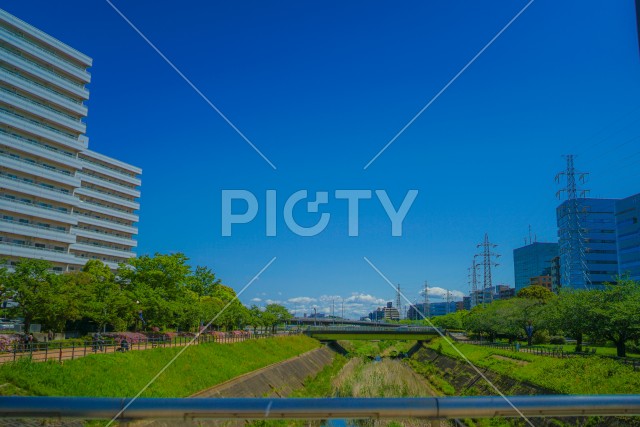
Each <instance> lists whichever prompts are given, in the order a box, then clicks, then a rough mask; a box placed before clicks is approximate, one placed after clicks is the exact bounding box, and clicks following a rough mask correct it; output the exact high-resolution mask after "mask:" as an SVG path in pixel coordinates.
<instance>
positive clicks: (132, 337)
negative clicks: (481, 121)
mask: <svg viewBox="0 0 640 427" xmlns="http://www.w3.org/2000/svg"><path fill="white" fill-rule="evenodd" d="M102 336H103V337H106V338H111V339H113V340H115V341H116V343H119V342H120V341H122V339H123V338H125V339H126V340H127V341H129V344H137V343H139V342H145V341H146V340H147V336H146V335H145V334H141V333H140V332H109V333H107V334H102Z"/></svg>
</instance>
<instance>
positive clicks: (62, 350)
mask: <svg viewBox="0 0 640 427" xmlns="http://www.w3.org/2000/svg"><path fill="white" fill-rule="evenodd" d="M270 336H272V335H253V334H251V335H250V336H245V337H241V336H238V337H214V336H211V335H201V336H200V338H199V339H198V340H196V341H194V342H193V344H192V345H198V344H205V343H212V342H216V343H218V344H232V343H237V342H242V341H246V340H250V339H257V338H267V337H270ZM191 339H192V338H190V337H180V338H178V339H176V340H172V341H164V342H162V341H161V342H154V341H150V340H146V341H144V342H138V343H135V344H130V349H129V351H143V350H151V349H154V348H170V347H185V346H187V345H188V344H189V342H190V341H191ZM38 348H39V349H38V350H23V351H11V352H5V353H0V364H2V363H9V362H14V361H17V360H19V359H22V358H29V357H30V358H31V361H33V362H46V361H49V360H53V361H57V362H63V361H65V360H75V359H79V358H81V357H86V356H90V355H92V354H108V353H116V352H117V351H118V349H119V348H120V345H119V344H110V345H104V346H103V347H102V350H98V351H94V349H95V345H94V344H93V343H87V344H84V345H79V346H71V347H63V346H62V345H61V344H58V343H45V345H44V346H39V347H38Z"/></svg>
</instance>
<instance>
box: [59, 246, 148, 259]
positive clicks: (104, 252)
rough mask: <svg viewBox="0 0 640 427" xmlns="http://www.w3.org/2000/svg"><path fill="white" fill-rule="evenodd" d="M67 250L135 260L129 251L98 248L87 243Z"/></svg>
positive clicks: (133, 254)
mask: <svg viewBox="0 0 640 427" xmlns="http://www.w3.org/2000/svg"><path fill="white" fill-rule="evenodd" d="M69 250H71V251H73V252H89V253H91V254H101V255H107V256H112V257H118V258H124V259H127V258H135V256H136V254H135V253H134V252H130V251H122V250H118V249H113V248H107V247H104V246H98V245H93V244H88V243H73V244H72V245H70V246H69Z"/></svg>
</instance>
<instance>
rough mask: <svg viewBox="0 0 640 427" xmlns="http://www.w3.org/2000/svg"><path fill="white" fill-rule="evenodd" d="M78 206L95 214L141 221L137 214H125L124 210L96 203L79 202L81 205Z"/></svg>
mask: <svg viewBox="0 0 640 427" xmlns="http://www.w3.org/2000/svg"><path fill="white" fill-rule="evenodd" d="M77 206H78V207H80V208H82V209H85V210H88V211H93V212H96V213H101V214H104V215H109V216H114V217H116V218H121V219H125V220H127V221H131V222H138V219H139V218H138V215H136V214H132V213H129V212H124V211H123V210H120V209H117V208H115V207H107V206H100V205H98V204H96V203H92V202H89V201H87V200H79V203H78V205H77Z"/></svg>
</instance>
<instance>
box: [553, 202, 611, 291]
mask: <svg viewBox="0 0 640 427" xmlns="http://www.w3.org/2000/svg"><path fill="white" fill-rule="evenodd" d="M568 203H572V201H571V200H567V201H565V202H563V203H562V204H561V205H560V206H558V208H557V210H556V215H557V221H558V238H559V240H560V242H561V245H560V281H561V285H562V287H566V286H569V287H571V288H574V289H587V288H590V287H591V286H593V287H597V286H602V285H604V284H605V283H607V282H609V283H610V282H613V281H615V278H616V276H617V275H618V255H617V252H618V251H617V247H616V216H615V207H616V200H615V199H593V198H578V199H576V200H575V201H574V203H576V206H575V209H568V208H567V204H568ZM573 212H575V213H573ZM573 214H575V215H578V221H577V224H579V226H578V229H575V227H572V226H571V224H572V221H571V218H570V215H573ZM572 233H573V234H577V233H579V235H578V237H579V238H580V241H581V242H582V243H581V244H579V243H580V241H578V239H577V238H576V236H572Z"/></svg>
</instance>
